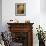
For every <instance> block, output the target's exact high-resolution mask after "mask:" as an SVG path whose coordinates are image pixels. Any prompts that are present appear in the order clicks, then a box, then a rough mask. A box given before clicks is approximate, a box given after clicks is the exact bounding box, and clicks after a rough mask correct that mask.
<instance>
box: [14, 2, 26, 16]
mask: <svg viewBox="0 0 46 46" xmlns="http://www.w3.org/2000/svg"><path fill="white" fill-rule="evenodd" d="M15 15H16V16H25V15H26V3H16V4H15Z"/></svg>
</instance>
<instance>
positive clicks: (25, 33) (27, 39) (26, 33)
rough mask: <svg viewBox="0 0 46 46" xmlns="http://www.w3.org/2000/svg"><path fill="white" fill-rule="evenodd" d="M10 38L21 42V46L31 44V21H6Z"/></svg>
mask: <svg viewBox="0 0 46 46" xmlns="http://www.w3.org/2000/svg"><path fill="white" fill-rule="evenodd" d="M7 24H8V25H9V27H8V28H9V31H10V32H11V33H12V39H13V41H15V42H18V43H23V45H22V46H33V30H32V29H33V27H32V25H33V23H7Z"/></svg>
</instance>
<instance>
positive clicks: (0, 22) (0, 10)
mask: <svg viewBox="0 0 46 46" xmlns="http://www.w3.org/2000/svg"><path fill="white" fill-rule="evenodd" d="M0 31H2V0H0Z"/></svg>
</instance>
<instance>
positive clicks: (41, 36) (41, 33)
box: [36, 25, 45, 42]
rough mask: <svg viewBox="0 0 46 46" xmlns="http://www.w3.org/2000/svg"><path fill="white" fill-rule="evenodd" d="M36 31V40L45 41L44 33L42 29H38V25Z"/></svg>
mask: <svg viewBox="0 0 46 46" xmlns="http://www.w3.org/2000/svg"><path fill="white" fill-rule="evenodd" d="M36 29H37V34H36V36H38V40H39V41H41V40H43V42H44V41H45V35H44V31H43V29H42V27H40V25H39V28H36Z"/></svg>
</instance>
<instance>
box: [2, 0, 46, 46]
mask: <svg viewBox="0 0 46 46" xmlns="http://www.w3.org/2000/svg"><path fill="white" fill-rule="evenodd" d="M21 2H22V3H23V2H24V3H26V16H15V3H21ZM40 4H41V5H42V2H40V0H2V26H3V29H2V30H3V31H7V30H8V25H7V22H8V21H9V20H11V19H14V20H15V19H17V20H18V21H19V22H25V20H30V22H31V23H34V25H33V45H34V46H38V39H37V37H36V27H38V25H39V24H41V26H42V27H43V29H44V30H46V28H45V27H46V22H45V21H44V20H46V15H45V14H44V13H43V12H41V11H42V10H41V8H42V7H43V6H40Z"/></svg>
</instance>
